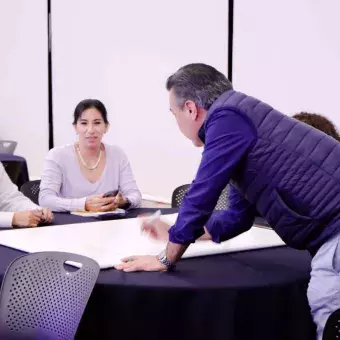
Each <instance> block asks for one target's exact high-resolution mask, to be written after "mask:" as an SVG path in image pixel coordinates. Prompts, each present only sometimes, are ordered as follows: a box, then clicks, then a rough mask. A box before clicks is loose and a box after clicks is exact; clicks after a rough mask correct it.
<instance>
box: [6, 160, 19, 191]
mask: <svg viewBox="0 0 340 340" xmlns="http://www.w3.org/2000/svg"><path fill="white" fill-rule="evenodd" d="M1 163H2V165H3V166H4V168H5V170H6V172H7V174H8V176H9V178H10V179H11V181H12V182H13V183H14V184H15V185H18V180H19V176H20V172H21V165H22V164H21V162H18V161H15V160H12V161H1Z"/></svg>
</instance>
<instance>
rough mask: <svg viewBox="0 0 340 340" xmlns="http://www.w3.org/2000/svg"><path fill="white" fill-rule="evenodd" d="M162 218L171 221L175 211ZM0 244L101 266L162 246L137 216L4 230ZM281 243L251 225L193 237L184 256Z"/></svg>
mask: <svg viewBox="0 0 340 340" xmlns="http://www.w3.org/2000/svg"><path fill="white" fill-rule="evenodd" d="M162 218H164V219H165V220H167V221H171V222H174V221H175V220H176V218H177V214H173V215H166V216H164V217H162ZM0 244H1V245H3V246H7V247H10V248H14V249H18V250H21V251H25V252H29V253H33V252H39V251H64V252H70V253H76V254H80V255H84V256H88V257H90V258H93V259H94V260H96V261H97V262H98V263H99V265H100V268H102V269H104V268H110V267H113V266H114V265H115V264H117V263H119V262H120V259H121V258H123V257H125V256H130V255H146V254H149V255H156V254H158V253H159V252H160V251H161V250H163V249H164V246H165V243H163V242H155V241H152V240H150V239H149V238H148V237H146V236H145V235H142V234H141V232H140V220H139V219H137V218H134V219H125V220H124V219H123V220H115V221H101V222H91V223H79V224H66V225H58V226H50V227H43V228H30V229H13V230H4V231H1V232H0ZM282 245H284V242H283V241H282V240H281V239H280V238H279V236H278V235H277V234H276V233H275V232H274V231H273V230H269V229H263V228H257V227H254V228H252V229H250V230H249V231H247V232H245V233H243V234H241V235H239V236H237V237H235V238H234V239H232V240H229V241H226V242H223V243H221V244H215V243H213V242H211V241H197V242H196V243H195V244H193V245H191V246H190V247H189V249H188V250H187V251H186V253H185V254H184V257H196V256H205V255H212V254H220V253H228V252H235V251H241V250H248V249H258V248H268V247H276V246H282Z"/></svg>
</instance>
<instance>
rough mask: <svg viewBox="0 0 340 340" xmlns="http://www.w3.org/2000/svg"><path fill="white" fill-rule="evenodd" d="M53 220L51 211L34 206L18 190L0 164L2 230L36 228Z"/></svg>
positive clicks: (0, 224)
mask: <svg viewBox="0 0 340 340" xmlns="http://www.w3.org/2000/svg"><path fill="white" fill-rule="evenodd" d="M52 219H53V214H52V212H51V210H49V209H47V208H41V207H39V206H38V205H36V204H34V203H33V202H32V201H31V200H30V199H29V198H28V197H26V196H24V195H23V194H22V193H21V192H20V191H19V190H18V188H17V186H16V185H14V184H13V183H12V181H11V179H10V178H9V177H8V175H7V173H6V170H5V169H4V167H3V165H2V163H1V162H0V228H6V227H7V228H8V227H12V226H13V227H36V226H37V225H38V224H39V223H49V222H51V221H52Z"/></svg>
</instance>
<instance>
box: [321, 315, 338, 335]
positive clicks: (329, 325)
mask: <svg viewBox="0 0 340 340" xmlns="http://www.w3.org/2000/svg"><path fill="white" fill-rule="evenodd" d="M339 339H340V309H338V310H336V311H335V312H333V313H332V314H331V315H330V316H329V318H328V320H327V322H326V326H325V329H324V332H323V336H322V340H339Z"/></svg>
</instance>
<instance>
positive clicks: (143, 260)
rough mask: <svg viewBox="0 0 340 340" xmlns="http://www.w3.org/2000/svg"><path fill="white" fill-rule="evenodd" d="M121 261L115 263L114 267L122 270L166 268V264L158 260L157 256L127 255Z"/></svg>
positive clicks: (157, 270) (134, 270)
mask: <svg viewBox="0 0 340 340" xmlns="http://www.w3.org/2000/svg"><path fill="white" fill-rule="evenodd" d="M122 262H123V263H121V264H118V265H116V266H115V268H116V269H117V270H122V271H124V272H137V271H146V272H159V271H166V270H167V268H166V266H164V265H162V264H161V263H160V262H159V261H158V259H157V256H151V255H144V256H129V257H125V258H124V259H122Z"/></svg>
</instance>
